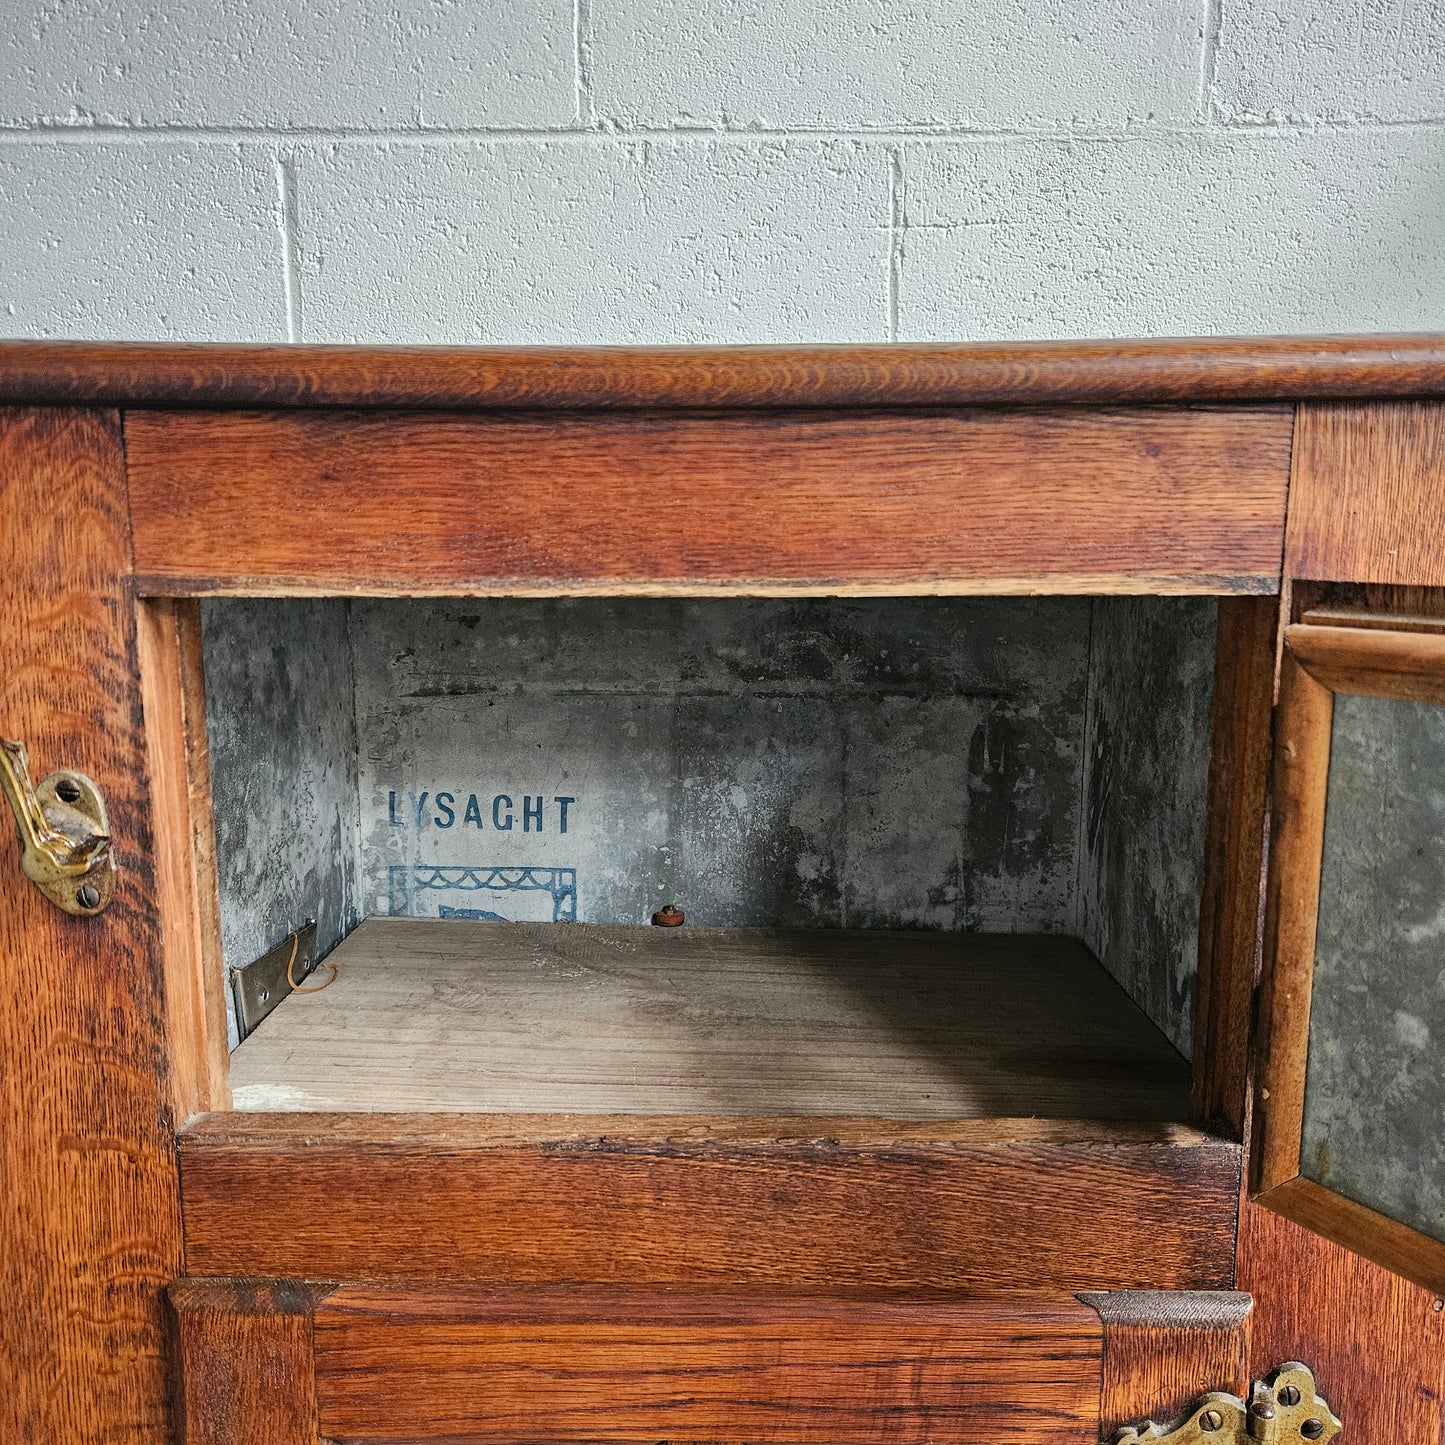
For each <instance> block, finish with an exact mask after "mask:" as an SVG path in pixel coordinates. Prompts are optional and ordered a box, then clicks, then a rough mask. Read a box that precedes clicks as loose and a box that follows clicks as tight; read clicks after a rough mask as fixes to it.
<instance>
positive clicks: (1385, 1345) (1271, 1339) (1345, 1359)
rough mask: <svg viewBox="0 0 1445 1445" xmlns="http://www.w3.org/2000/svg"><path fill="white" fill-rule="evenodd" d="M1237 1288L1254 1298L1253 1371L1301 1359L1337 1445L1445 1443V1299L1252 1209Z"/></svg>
mask: <svg viewBox="0 0 1445 1445" xmlns="http://www.w3.org/2000/svg"><path fill="white" fill-rule="evenodd" d="M1238 1287H1239V1288H1240V1289H1242V1290H1248V1291H1249V1292H1250V1293H1251V1294H1252V1295H1253V1296H1254V1300H1255V1308H1254V1314H1253V1316H1252V1318H1251V1321H1250V1370H1251V1373H1252V1374H1254V1375H1256V1376H1258V1375H1261V1374H1263V1373H1264V1372H1265V1371H1267V1370H1270V1369H1272V1368H1273V1367H1274V1366H1275V1365H1278V1364H1280V1363H1281V1362H1282V1361H1285V1360H1303V1361H1305V1363H1306V1364H1308V1365H1309V1367H1310V1368H1311V1369H1312V1370H1313V1371H1314V1374H1315V1381H1316V1383H1317V1384H1318V1386H1319V1390H1320V1393H1321V1394H1322V1395H1323V1396H1324V1398H1325V1399H1326V1400H1327V1401H1328V1402H1329V1405H1330V1408H1331V1409H1332V1410H1333V1411H1334V1412H1335V1414H1336V1415H1338V1416H1339V1417H1340V1419H1341V1420H1343V1421H1344V1425H1345V1428H1344V1432H1343V1433H1342V1434H1341V1435H1340V1439H1341V1441H1349V1442H1355V1445H1376V1442H1394V1441H1400V1442H1404V1441H1409V1442H1410V1445H1441V1442H1442V1441H1445V1297H1442V1296H1441V1295H1439V1294H1437V1293H1435V1292H1434V1291H1432V1290H1426V1289H1421V1288H1420V1287H1419V1286H1418V1285H1414V1284H1411V1283H1409V1282H1408V1281H1406V1280H1404V1279H1402V1278H1401V1277H1400V1276H1399V1275H1397V1274H1394V1273H1392V1272H1391V1271H1390V1270H1387V1269H1384V1268H1381V1267H1380V1266H1379V1265H1377V1264H1372V1263H1371V1262H1370V1261H1369V1260H1366V1259H1362V1258H1361V1257H1360V1256H1359V1255H1358V1254H1355V1253H1353V1252H1352V1251H1351V1250H1349V1249H1347V1248H1346V1247H1345V1246H1343V1245H1340V1244H1336V1243H1335V1242H1334V1241H1332V1240H1329V1239H1325V1238H1323V1237H1321V1236H1320V1235H1319V1234H1318V1233H1316V1232H1315V1231H1314V1230H1312V1229H1310V1228H1307V1227H1305V1226H1303V1225H1300V1224H1296V1223H1295V1222H1294V1221H1293V1220H1289V1219H1286V1218H1284V1217H1283V1216H1282V1215H1280V1214H1277V1213H1275V1212H1274V1211H1273V1210H1272V1209H1269V1208H1268V1207H1266V1206H1265V1205H1263V1204H1261V1203H1259V1202H1257V1201H1256V1202H1253V1203H1249V1204H1247V1205H1246V1206H1245V1207H1244V1210H1243V1213H1242V1217H1241V1220H1240V1232H1239V1277H1238Z"/></svg>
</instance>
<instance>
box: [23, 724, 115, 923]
mask: <svg viewBox="0 0 1445 1445" xmlns="http://www.w3.org/2000/svg"><path fill="white" fill-rule="evenodd" d="M0 784H3V785H4V788H5V796H6V797H7V798H8V799H9V800H10V808H11V811H12V812H13V813H14V814H15V831H16V833H17V834H18V835H19V838H20V867H21V870H22V871H23V872H24V874H25V876H26V877H27V878H28V879H30V881H31V882H32V883H34V884H35V886H36V887H37V888H39V889H40V891H41V892H42V893H43V894H44V895H45V896H46V897H47V898H48V899H49V900H50V901H51V902H52V903H53V904H55V906H56V907H57V908H62V909H64V910H65V912H67V913H73V914H75V915H76V916H77V917H80V918H90V917H93V916H94V915H95V914H97V913H99V912H100V911H101V909H103V908H104V907H105V906H106V904H107V903H109V902H110V900H111V898H112V896H113V895H114V893H115V857H114V855H113V853H112V852H111V837H110V819H109V818H107V816H106V812H105V799H104V798H102V797H101V795H100V789H99V788H98V787H96V785H95V784H94V783H93V782H92V781H91V780H90V779H89V778H87V777H86V776H85V774H84V773H73V772H69V771H65V772H59V773H51V774H50V776H49V777H47V778H42V779H41V780H40V782H39V783H38V784H32V783H31V781H30V759H29V758H28V757H27V756H26V752H25V745H24V744H23V743H17V742H11V741H10V740H9V739H8V738H0Z"/></svg>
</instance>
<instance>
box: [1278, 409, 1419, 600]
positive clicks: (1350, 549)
mask: <svg viewBox="0 0 1445 1445" xmlns="http://www.w3.org/2000/svg"><path fill="white" fill-rule="evenodd" d="M1285 569H1286V571H1287V572H1288V573H1289V574H1290V576H1292V577H1308V578H1314V579H1317V580H1319V581H1327V582H1376V583H1402V584H1406V585H1415V586H1422V587H1439V586H1442V585H1445V408H1442V407H1441V406H1440V405H1438V404H1436V403H1434V402H1420V401H1400V402H1371V403H1367V404H1364V405H1335V404H1322V405H1306V406H1302V407H1300V409H1299V415H1298V420H1297V423H1296V427H1295V456H1294V468H1293V482H1292V484H1291V487H1290V505H1289V527H1288V536H1287V542H1286V547H1285Z"/></svg>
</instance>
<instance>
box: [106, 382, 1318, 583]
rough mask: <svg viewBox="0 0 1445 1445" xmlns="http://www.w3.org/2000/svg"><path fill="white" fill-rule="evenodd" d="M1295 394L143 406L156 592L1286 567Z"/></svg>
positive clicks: (860, 579) (1173, 576)
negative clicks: (555, 407) (884, 406)
mask: <svg viewBox="0 0 1445 1445" xmlns="http://www.w3.org/2000/svg"><path fill="white" fill-rule="evenodd" d="M1290 430H1291V413H1290V412H1289V410H1287V409H1284V408H1259V409H1252V410H1184V409H1179V410H1145V409H1140V410H1115V411H1104V410H1100V411H1086V410H1061V411H1031V412H996V411H979V410H975V411H954V412H927V411H919V412H896V411H893V412H872V413H870V412H850V413H846V414H845V413H837V412H826V411H811V412H800V411H793V412H774V413H769V412H738V413H730V414H721V413H713V414H700V413H698V414H687V413H643V414H635V415H617V414H604V413H590V414H573V413H567V414H539V413H533V414H511V415H508V414H499V415H495V416H476V415H474V416H466V415H452V414H436V413H433V414H414V415H406V414H402V415H376V414H366V413H357V412H352V413H348V412H324V413H323V412H311V413H247V412H237V413H184V412H171V413H164V412H139V413H134V414H132V415H131V416H129V417H128V419H127V429H126V443H127V454H128V458H129V466H130V490H131V511H132V516H133V520H134V528H135V537H136V554H137V571H138V572H139V573H140V575H141V576H142V578H143V579H144V581H145V585H147V586H149V587H151V588H153V589H154V590H157V591H159V592H180V593H186V592H200V593H217V594H246V595H263V594H276V593H285V592H326V591H330V592H342V593H350V594H368V593H370V594H407V593H431V594H444V593H459V594H477V595H481V594H489V593H490V594H504V593H506V594H527V593H553V594H582V593H589V592H610V593H615V594H621V593H627V594H649V593H656V594H667V593H672V594H685V593H698V594H705V593H709V592H716V591H731V592H742V593H755V594H779V595H786V594H808V593H814V594H824V593H879V594H886V593H949V592H952V593H968V592H980V593H982V592H1030V591H1055V592H1070V591H1072V592H1080V591H1121V592H1150V591H1154V592H1203V593H1216V592H1217V593H1227V592H1264V591H1270V590H1273V589H1275V588H1276V587H1277V585H1278V578H1279V569H1280V552H1281V545H1282V535H1283V525H1284V499H1285V488H1286V482H1287V476H1288V468H1289V447H1290Z"/></svg>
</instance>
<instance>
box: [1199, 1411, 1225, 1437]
mask: <svg viewBox="0 0 1445 1445" xmlns="http://www.w3.org/2000/svg"><path fill="white" fill-rule="evenodd" d="M1223 1424H1224V1416H1223V1415H1221V1414H1220V1413H1219V1411H1218V1410H1206V1411H1205V1412H1204V1413H1203V1414H1202V1415H1201V1416H1200V1417H1199V1428H1200V1429H1201V1430H1203V1431H1205V1433H1206V1434H1209V1435H1212V1434H1214V1432H1215V1431H1216V1430H1218V1429H1219V1428H1220V1426H1221V1425H1223Z"/></svg>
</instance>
